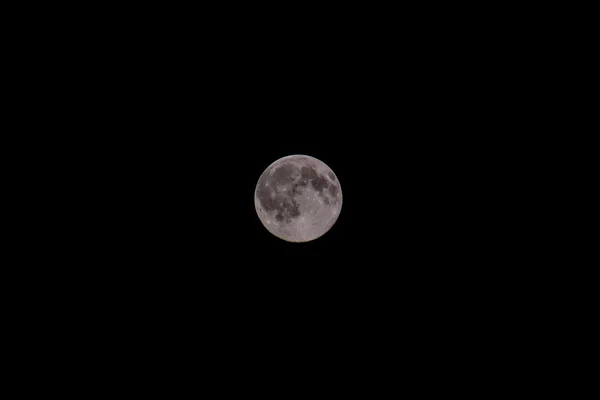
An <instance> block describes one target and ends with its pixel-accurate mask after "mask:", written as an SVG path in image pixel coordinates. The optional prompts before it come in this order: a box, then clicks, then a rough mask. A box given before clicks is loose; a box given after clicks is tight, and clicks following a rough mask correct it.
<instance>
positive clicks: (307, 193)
mask: <svg viewBox="0 0 600 400" xmlns="http://www.w3.org/2000/svg"><path fill="white" fill-rule="evenodd" d="M254 205H255V207H256V213H257V214H258V218H259V219H260V221H261V222H262V224H263V225H264V227H265V228H267V230H268V231H269V232H271V233H272V234H273V235H275V236H277V237H278V238H280V239H283V240H285V241H288V242H309V241H311V240H315V239H317V238H319V237H321V236H323V235H324V234H325V233H327V232H328V231H329V230H330V229H331V227H332V226H333V225H334V224H335V222H336V221H337V219H338V217H339V215H340V212H341V210H342V187H341V186H340V182H339V180H338V179H337V176H336V175H335V173H334V172H333V171H332V170H331V168H329V167H328V166H327V165H326V164H325V163H324V162H323V161H321V160H318V159H316V158H314V157H311V156H307V155H303V154H297V155H290V156H287V157H283V158H280V159H279V160H277V161H275V162H273V163H272V164H271V165H269V167H267V169H265V171H264V172H263V173H262V175H261V176H260V178H259V180H258V183H257V184H256V190H255V193H254Z"/></svg>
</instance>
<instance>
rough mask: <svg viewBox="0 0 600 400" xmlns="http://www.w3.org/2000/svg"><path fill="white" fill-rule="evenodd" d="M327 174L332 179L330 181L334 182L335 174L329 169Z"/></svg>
mask: <svg viewBox="0 0 600 400" xmlns="http://www.w3.org/2000/svg"><path fill="white" fill-rule="evenodd" d="M327 175H329V177H330V178H331V180H332V181H334V182H335V181H336V179H335V174H334V173H333V172H331V171H329V172H328V173H327Z"/></svg>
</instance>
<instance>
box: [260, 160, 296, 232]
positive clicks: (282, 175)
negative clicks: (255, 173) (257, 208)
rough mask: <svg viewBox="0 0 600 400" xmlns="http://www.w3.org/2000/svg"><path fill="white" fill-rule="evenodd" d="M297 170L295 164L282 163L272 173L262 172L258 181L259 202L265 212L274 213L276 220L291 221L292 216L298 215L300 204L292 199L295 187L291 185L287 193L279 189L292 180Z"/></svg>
mask: <svg viewBox="0 0 600 400" xmlns="http://www.w3.org/2000/svg"><path fill="white" fill-rule="evenodd" d="M297 172H298V169H297V168H296V167H295V166H293V165H290V164H284V165H281V166H279V167H278V168H277V169H276V170H275V172H274V173H273V175H270V174H269V173H264V174H263V176H262V177H261V179H260V181H259V183H258V188H257V197H258V200H259V203H260V204H261V206H262V207H263V209H264V210H265V211H266V212H267V213H269V214H271V215H273V214H275V219H276V220H277V221H278V222H282V221H286V222H291V220H292V219H293V218H297V217H299V216H300V205H299V204H298V203H297V202H296V201H295V200H294V199H293V196H294V195H295V194H297V188H296V187H292V191H289V192H287V193H286V192H282V191H280V189H281V187H283V186H286V185H289V184H290V183H291V182H293V181H294V179H295V175H297ZM267 183H268V186H267ZM288 187H289V186H288Z"/></svg>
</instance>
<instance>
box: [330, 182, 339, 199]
mask: <svg viewBox="0 0 600 400" xmlns="http://www.w3.org/2000/svg"><path fill="white" fill-rule="evenodd" d="M328 189H329V193H331V195H332V196H333V197H335V196H337V193H338V187H337V186H336V185H332V184H330V185H329V187H328Z"/></svg>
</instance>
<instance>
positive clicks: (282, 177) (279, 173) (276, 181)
mask: <svg viewBox="0 0 600 400" xmlns="http://www.w3.org/2000/svg"><path fill="white" fill-rule="evenodd" d="M296 171H297V168H296V167H295V166H294V165H292V164H283V165H281V166H279V167H278V168H277V169H276V170H275V172H274V173H273V175H272V176H271V177H270V184H271V185H274V186H275V185H285V184H286V183H291V182H292V181H293V180H294V173H295V172H296Z"/></svg>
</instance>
